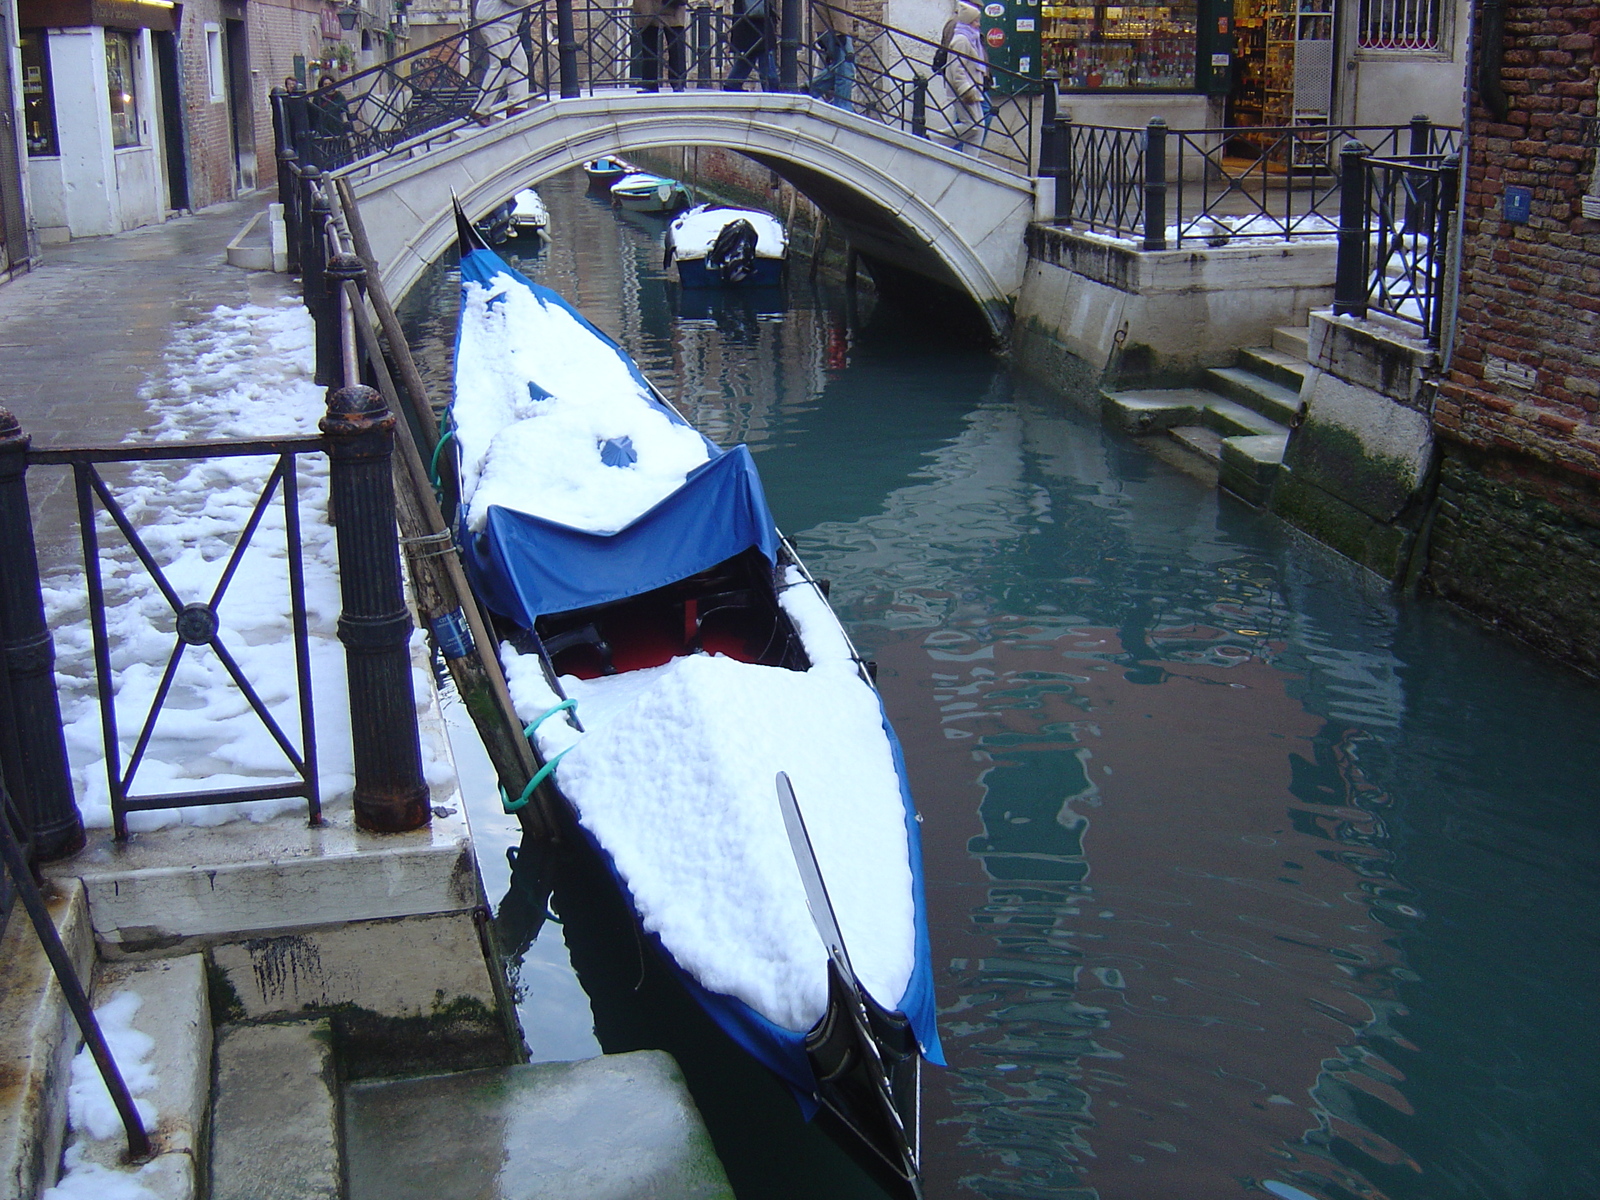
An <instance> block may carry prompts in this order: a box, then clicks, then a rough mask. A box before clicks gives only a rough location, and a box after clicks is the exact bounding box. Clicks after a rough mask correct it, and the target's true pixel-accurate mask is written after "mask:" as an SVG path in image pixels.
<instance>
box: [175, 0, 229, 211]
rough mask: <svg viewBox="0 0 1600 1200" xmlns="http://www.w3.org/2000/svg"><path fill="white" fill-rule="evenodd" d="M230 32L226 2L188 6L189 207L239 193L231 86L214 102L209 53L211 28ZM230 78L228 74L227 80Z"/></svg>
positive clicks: (204, 0)
mask: <svg viewBox="0 0 1600 1200" xmlns="http://www.w3.org/2000/svg"><path fill="white" fill-rule="evenodd" d="M208 24H211V25H215V26H217V28H218V29H219V30H220V29H222V28H224V26H223V19H222V5H221V3H220V0H189V2H188V3H186V4H184V6H183V22H182V25H181V26H180V28H179V31H178V42H179V45H181V46H182V47H183V53H182V54H181V55H180V56H179V58H178V69H179V71H180V72H181V73H182V79H181V81H180V82H181V89H182V92H183V125H184V135H185V140H186V142H187V145H186V147H185V149H186V151H187V154H188V160H189V161H188V165H189V204H190V206H191V207H193V208H204V207H205V206H206V205H208V204H216V203H217V202H218V201H221V200H227V199H228V198H230V197H231V196H232V195H233V189H234V179H233V135H232V132H231V130H230V127H229V123H228V105H227V103H226V83H225V82H224V83H223V84H222V86H223V91H224V99H223V100H222V101H220V102H213V101H212V99H211V82H212V81H211V68H210V64H209V61H208V59H207V52H206V33H205V27H206V26H207V25H208ZM225 79H226V76H225V75H224V80H225Z"/></svg>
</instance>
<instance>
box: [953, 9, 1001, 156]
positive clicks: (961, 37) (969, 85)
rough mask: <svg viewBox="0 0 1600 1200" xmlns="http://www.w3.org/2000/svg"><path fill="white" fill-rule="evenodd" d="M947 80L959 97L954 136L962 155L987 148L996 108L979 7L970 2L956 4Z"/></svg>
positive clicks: (955, 114)
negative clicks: (992, 103)
mask: <svg viewBox="0 0 1600 1200" xmlns="http://www.w3.org/2000/svg"><path fill="white" fill-rule="evenodd" d="M944 81H945V83H946V84H947V85H948V86H949V88H950V94H951V95H952V96H953V97H954V98H955V113H954V121H953V129H952V132H951V136H952V138H953V139H954V147H955V150H956V152H957V153H958V154H965V153H966V152H967V145H968V144H969V143H972V144H975V145H976V146H977V148H978V149H979V150H982V149H983V138H984V135H985V134H986V133H988V131H989V118H990V117H991V116H992V115H993V113H994V109H993V108H992V107H990V104H989V93H988V88H989V54H988V51H987V50H986V49H985V48H984V44H983V37H982V35H980V34H979V33H978V8H977V5H975V4H968V3H966V0H961V3H959V4H957V5H956V18H955V28H954V29H953V30H952V31H951V33H950V51H949V57H948V58H947V59H946V60H945V65H944Z"/></svg>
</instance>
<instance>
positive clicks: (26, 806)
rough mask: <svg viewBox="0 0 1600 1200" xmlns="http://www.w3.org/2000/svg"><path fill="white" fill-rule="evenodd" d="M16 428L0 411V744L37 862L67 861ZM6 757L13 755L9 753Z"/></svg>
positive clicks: (45, 640) (23, 454)
mask: <svg viewBox="0 0 1600 1200" xmlns="http://www.w3.org/2000/svg"><path fill="white" fill-rule="evenodd" d="M32 440H33V439H32V438H30V437H29V436H28V435H27V434H26V433H24V432H23V431H22V425H21V423H20V422H19V421H18V420H17V419H16V418H15V417H14V416H12V415H11V413H10V412H9V411H8V410H6V409H4V408H0V547H3V548H4V549H3V551H0V553H4V555H5V559H4V564H5V565H4V567H3V568H0V645H3V647H4V653H5V671H4V672H3V683H4V686H6V687H7V689H8V691H9V696H8V699H9V701H10V704H9V708H10V710H11V719H12V723H13V724H12V733H11V735H10V736H9V737H7V738H5V739H0V745H5V746H9V747H10V748H11V751H12V753H14V755H15V759H14V761H7V762H6V763H5V764H4V766H5V775H6V780H7V782H8V784H9V785H10V787H11V788H12V790H13V791H14V792H16V793H17V794H18V797H19V803H20V804H21V806H22V814H23V819H24V820H25V821H26V822H27V825H28V830H27V833H28V838H29V841H30V842H31V843H32V845H33V855H34V857H35V858H36V859H39V860H42V861H49V860H50V859H56V858H65V857H66V856H67V855H69V854H75V853H77V852H78V851H79V850H81V849H82V848H83V821H82V818H80V817H79V816H78V805H77V803H76V802H75V801H74V800H73V796H72V773H71V770H70V768H69V767H68V765H67V743H66V738H65V737H64V736H63V734H62V729H61V703H60V700H59V699H58V698H57V696H56V673H55V660H56V650H55V641H54V639H53V638H52V637H51V635H50V626H49V625H48V624H47V623H46V621H45V616H44V596H43V593H42V592H41V591H40V590H39V559H38V555H37V552H36V550H35V546H34V541H33V513H32V511H31V510H30V509H29V507H28V481H27V471H28V447H29V445H30V444H31V443H32ZM7 757H8V760H9V759H11V757H12V755H11V754H8V755H7Z"/></svg>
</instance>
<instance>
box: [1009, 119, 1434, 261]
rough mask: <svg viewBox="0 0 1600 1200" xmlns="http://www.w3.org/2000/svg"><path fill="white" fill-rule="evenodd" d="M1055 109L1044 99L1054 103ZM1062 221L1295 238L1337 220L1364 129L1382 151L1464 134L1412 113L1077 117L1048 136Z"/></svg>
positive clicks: (1171, 235) (1148, 243)
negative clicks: (1274, 120)
mask: <svg viewBox="0 0 1600 1200" xmlns="http://www.w3.org/2000/svg"><path fill="white" fill-rule="evenodd" d="M1050 107H1052V106H1050V105H1048V104H1047V109H1048V108H1050ZM1044 136H1045V139H1046V143H1047V149H1046V152H1045V157H1046V160H1047V169H1045V170H1042V171H1041V174H1044V175H1049V176H1053V177H1054V178H1055V179H1056V205H1055V217H1056V221H1057V222H1058V223H1071V224H1073V225H1074V226H1081V227H1082V228H1084V229H1086V230H1089V231H1091V232H1095V233H1104V234H1109V235H1111V236H1113V237H1120V238H1131V239H1135V240H1137V241H1138V242H1139V243H1140V246H1141V248H1142V249H1146V250H1162V249H1168V248H1177V247H1181V246H1184V245H1186V244H1193V243H1200V242H1204V243H1207V244H1210V245H1213V246H1220V245H1225V244H1227V243H1228V242H1230V241H1232V240H1233V239H1234V238H1243V237H1250V238H1262V237H1264V238H1272V239H1277V240H1282V241H1293V240H1296V239H1301V238H1307V237H1323V238H1328V237H1332V236H1333V235H1334V234H1335V233H1336V231H1337V230H1338V228H1339V212H1340V198H1341V178H1342V176H1341V166H1340V162H1341V160H1340V154H1339V151H1340V148H1341V147H1342V146H1343V145H1344V144H1345V143H1346V142H1347V141H1349V140H1351V139H1352V138H1360V139H1362V140H1363V142H1364V143H1365V144H1366V145H1367V146H1368V147H1369V149H1370V152H1371V153H1372V154H1373V155H1374V156H1375V157H1378V158H1392V159H1397V160H1398V159H1405V160H1408V161H1410V160H1418V159H1420V158H1426V157H1428V156H1442V155H1445V154H1448V153H1451V152H1453V151H1455V150H1456V149H1457V147H1458V143H1459V135H1458V131H1456V130H1454V129H1449V128H1444V127H1440V126H1436V125H1434V124H1433V123H1432V122H1431V121H1429V120H1428V119H1427V118H1426V117H1415V118H1413V119H1412V120H1411V122H1409V123H1408V124H1406V125H1294V126H1282V127H1271V128H1267V127H1250V128H1239V129H1169V128H1168V127H1167V124H1166V122H1165V121H1163V120H1162V119H1161V118H1159V117H1158V118H1155V119H1154V120H1152V121H1151V122H1150V123H1149V125H1147V126H1145V127H1144V128H1120V127H1112V126H1100V125H1075V124H1073V123H1071V122H1070V121H1065V120H1059V121H1056V122H1055V123H1054V125H1053V126H1050V127H1047V128H1046V130H1045V133H1044Z"/></svg>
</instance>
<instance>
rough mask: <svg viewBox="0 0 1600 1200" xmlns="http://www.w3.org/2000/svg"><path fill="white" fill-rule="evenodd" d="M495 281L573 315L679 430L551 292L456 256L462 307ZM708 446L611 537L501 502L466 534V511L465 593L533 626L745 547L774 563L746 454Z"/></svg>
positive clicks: (622, 355)
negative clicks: (502, 278) (703, 456)
mask: <svg viewBox="0 0 1600 1200" xmlns="http://www.w3.org/2000/svg"><path fill="white" fill-rule="evenodd" d="M497 275H506V276H510V277H511V278H512V279H514V280H515V281H516V282H517V283H519V284H520V285H522V286H523V287H526V288H527V289H528V290H529V291H531V292H532V293H533V294H534V295H535V296H536V297H538V299H540V300H541V301H543V302H544V303H545V304H551V305H559V306H560V307H562V308H563V309H565V310H566V311H567V312H569V313H570V314H572V316H573V318H574V319H575V320H577V321H578V322H580V323H581V324H582V325H583V327H584V328H586V329H588V330H589V332H590V333H592V334H593V335H594V337H595V338H596V340H597V341H599V342H601V343H602V344H603V345H605V346H607V347H609V348H610V349H611V350H612V352H613V353H615V354H616V355H617V357H618V359H620V360H621V361H622V362H623V363H625V364H626V366H627V368H628V371H629V372H630V373H631V374H632V375H633V377H634V378H635V379H636V380H637V381H638V383H639V386H640V388H641V389H642V390H643V392H644V394H645V395H646V396H647V397H648V398H649V402H650V404H651V405H653V406H654V407H655V408H657V409H658V410H660V411H661V412H662V413H664V414H665V415H666V416H667V417H668V419H670V420H671V421H673V422H674V423H675V424H679V425H683V424H687V423H686V422H685V421H684V420H683V418H682V417H681V416H679V415H678V414H677V412H675V411H674V410H673V409H672V407H671V406H670V405H667V404H663V403H661V401H660V400H659V399H657V398H656V395H655V392H654V390H653V389H652V388H651V387H650V385H649V383H648V382H647V381H646V380H645V377H644V376H643V375H642V374H641V373H640V371H639V368H638V365H637V364H636V363H634V361H633V359H631V358H630V357H629V356H628V355H627V353H626V352H624V351H623V349H622V348H621V347H620V346H618V345H617V344H616V343H615V342H613V341H612V340H611V339H610V338H608V337H607V336H606V335H605V334H603V333H601V332H600V330H598V329H596V328H595V327H594V326H593V325H592V324H590V323H589V322H588V321H587V320H585V319H584V317H583V314H582V313H580V312H578V310H577V309H575V308H573V307H572V305H570V304H568V303H567V302H566V301H565V300H564V299H562V298H561V296H560V295H559V294H558V293H556V292H553V291H551V290H550V289H549V288H546V287H540V286H539V285H538V284H536V283H533V282H531V281H530V280H528V279H527V278H525V277H524V276H522V275H521V274H520V273H518V272H517V271H515V270H513V269H512V268H511V267H509V266H507V265H506V263H505V261H504V260H503V259H502V258H501V257H500V256H499V255H498V254H495V253H494V252H493V251H492V250H474V251H472V252H470V253H469V254H467V255H465V256H464V257H463V258H462V260H461V281H462V292H463V299H462V303H463V305H464V304H465V290H466V288H465V285H466V284H467V283H469V282H472V283H478V284H481V285H483V286H485V287H487V286H489V285H490V284H491V281H492V280H493V279H494V278H495V277H496V276H497ZM459 352H460V349H459V345H458V347H457V353H459ZM706 449H707V451H708V453H709V454H710V455H711V458H710V459H709V461H707V462H706V463H705V464H704V465H703V466H700V467H697V468H696V469H695V470H693V471H691V472H690V473H689V475H688V477H687V478H686V479H685V480H684V482H683V485H682V486H681V487H680V488H678V489H677V490H676V491H675V492H673V493H672V494H671V495H670V496H668V497H666V498H665V499H664V500H662V501H661V502H660V503H658V504H657V505H656V506H655V507H654V508H651V509H649V510H648V511H646V512H644V513H642V514H640V515H639V516H638V517H635V518H634V520H633V521H632V522H631V523H630V524H628V525H626V526H624V527H623V528H621V529H618V530H616V531H614V532H611V533H594V532H591V531H589V530H585V529H575V528H573V527H572V526H570V525H563V524H560V523H559V522H556V521H548V520H545V519H544V518H542V517H536V516H533V515H531V514H529V513H524V512H517V511H515V510H514V509H508V508H502V507H500V506H499V505H493V506H491V507H490V509H489V511H488V513H487V514H486V517H485V520H484V523H483V527H482V528H481V529H480V530H479V531H478V532H476V533H474V532H472V531H471V530H470V529H469V528H468V509H467V506H465V505H464V506H463V508H462V512H461V513H460V516H459V520H460V529H459V534H460V541H461V545H462V546H463V547H464V548H465V550H466V563H467V575H468V578H469V579H470V580H471V583H472V586H473V590H474V591H476V592H477V594H478V595H479V596H481V597H482V598H483V600H484V602H485V603H486V604H488V605H489V607H490V608H491V609H493V610H494V611H495V612H497V613H499V614H500V615H501V616H504V617H508V618H510V619H511V620H513V621H515V622H516V623H517V624H519V625H521V626H524V627H526V628H531V627H532V626H533V622H534V619H535V618H536V617H540V616H543V615H545V614H547V613H558V612H568V611H571V610H573V609H579V608H590V607H592V606H594V605H597V604H607V603H610V602H611V601H613V600H621V599H624V598H626V597H628V596H637V595H639V594H641V593H643V592H648V591H652V590H653V589H655V588H658V587H665V586H666V585H667V584H669V583H674V582H676V581H677V580H679V579H686V578H688V577H689V576H690V575H694V574H697V573H699V572H700V571H705V570H708V569H710V568H711V567H714V566H716V565H717V564H718V563H720V562H724V561H726V560H727V559H730V558H732V557H733V556H734V555H736V554H738V553H740V552H741V551H743V550H745V549H747V548H749V547H751V546H755V547H757V548H759V549H760V551H761V553H762V554H764V555H766V557H767V559H768V560H769V561H772V562H776V561H777V556H778V533H777V527H776V524H775V523H774V521H773V519H772V513H771V512H770V511H769V510H768V508H767V498H766V494H765V493H764V492H763V491H762V490H761V477H760V476H759V475H758V474H757V473H756V466H755V462H754V461H753V460H752V459H751V457H750V451H749V449H748V448H746V447H745V446H742V445H740V446H735V447H734V448H733V449H731V450H728V451H722V450H719V449H718V448H717V446H716V445H715V444H714V443H712V442H710V441H707V442H706ZM607 453H610V454H612V455H613V456H614V457H618V458H619V460H625V459H626V456H627V455H630V454H633V449H632V446H631V445H629V446H627V447H625V448H624V447H622V446H621V445H620V442H619V443H618V444H616V445H613V446H608V447H607ZM530 469H532V470H537V469H538V464H537V463H534V464H530Z"/></svg>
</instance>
